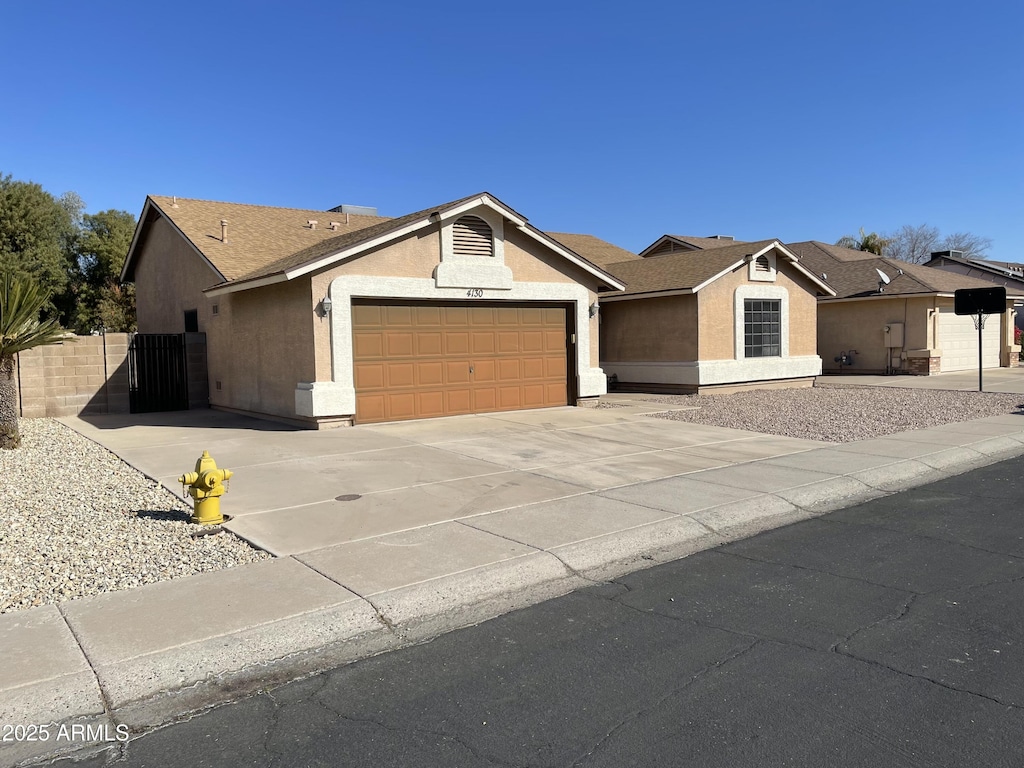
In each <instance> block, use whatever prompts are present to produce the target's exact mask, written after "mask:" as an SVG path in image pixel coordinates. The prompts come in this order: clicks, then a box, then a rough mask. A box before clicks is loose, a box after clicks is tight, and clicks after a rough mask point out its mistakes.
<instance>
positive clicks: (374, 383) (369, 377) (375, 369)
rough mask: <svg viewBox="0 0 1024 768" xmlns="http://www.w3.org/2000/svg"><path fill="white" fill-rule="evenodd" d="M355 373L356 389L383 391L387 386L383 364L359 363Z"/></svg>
mask: <svg viewBox="0 0 1024 768" xmlns="http://www.w3.org/2000/svg"><path fill="white" fill-rule="evenodd" d="M353 373H354V374H355V376H354V377H353V378H354V379H355V384H356V389H381V388H383V387H385V386H386V382H387V379H386V378H385V376H384V364H383V363H358V364H357V365H356V367H355V370H354V371H353Z"/></svg>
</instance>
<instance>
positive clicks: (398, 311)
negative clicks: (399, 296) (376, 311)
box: [384, 304, 413, 328]
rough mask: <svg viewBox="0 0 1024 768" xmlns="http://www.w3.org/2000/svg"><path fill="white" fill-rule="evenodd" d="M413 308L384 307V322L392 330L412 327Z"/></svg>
mask: <svg viewBox="0 0 1024 768" xmlns="http://www.w3.org/2000/svg"><path fill="white" fill-rule="evenodd" d="M412 309H413V308H412V307H403V306H401V305H394V304H392V305H388V306H385V307H384V321H385V323H386V324H387V325H388V326H389V327H392V328H395V327H401V326H406V327H408V326H410V325H412Z"/></svg>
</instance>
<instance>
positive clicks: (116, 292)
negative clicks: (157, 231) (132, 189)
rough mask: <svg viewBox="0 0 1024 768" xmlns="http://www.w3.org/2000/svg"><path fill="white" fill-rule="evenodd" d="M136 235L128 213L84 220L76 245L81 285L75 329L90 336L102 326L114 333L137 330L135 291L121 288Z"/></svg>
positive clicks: (104, 213)
mask: <svg viewBox="0 0 1024 768" xmlns="http://www.w3.org/2000/svg"><path fill="white" fill-rule="evenodd" d="M134 234H135V217H134V216H133V215H132V214H130V213H128V211H116V210H109V211H101V212H100V213H95V214H86V215H85V216H83V217H82V226H81V231H80V234H79V236H78V238H77V242H76V244H75V251H76V254H77V260H78V269H79V270H80V272H81V284H80V286H79V290H78V296H77V302H76V303H77V309H76V314H75V328H76V330H78V332H79V333H89V332H90V331H93V330H95V329H97V328H100V327H101V326H102V327H104V328H106V329H107V330H110V331H116V332H129V331H133V330H135V291H134V290H133V287H132V286H121V285H120V280H121V268H122V267H123V266H124V259H125V256H126V255H127V254H128V248H129V246H131V242H132V236H133V235H134Z"/></svg>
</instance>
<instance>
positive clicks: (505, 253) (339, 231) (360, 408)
mask: <svg viewBox="0 0 1024 768" xmlns="http://www.w3.org/2000/svg"><path fill="white" fill-rule="evenodd" d="M375 213H376V211H375V210H374V209H362V208H351V207H345V206H342V207H340V208H337V209H333V210H331V211H309V210H296V209H290V208H271V207H266V206H255V205H242V204H237V203H219V202H209V201H202V200H188V199H183V198H171V197H148V198H147V199H146V202H145V205H144V207H143V211H142V215H141V217H140V219H139V225H138V228H137V229H136V232H135V237H134V239H133V241H132V245H131V248H130V250H129V253H128V258H127V260H126V262H125V266H124V271H123V274H122V279H123V280H127V281H132V282H134V283H135V286H136V292H137V294H136V295H137V303H138V321H139V332H140V333H144V334H146V333H181V332H182V331H186V330H190V331H201V332H205V334H206V337H207V349H208V368H209V379H210V404H211V405H212V406H214V407H218V408H222V409H225V410H232V411H239V412H243V413H250V414H255V415H259V416H265V417H273V418H278V419H283V420H287V421H291V422H296V423H301V424H303V425H305V426H311V427H321V426H326V425H329V424H332V423H334V424H336V423H352V422H353V421H355V422H372V421H385V420H396V419H412V418H423V417H430V416H445V415H451V414H462V413H479V412H488V411H502V410H513V409H518V408H533V407H543V406H555V405H566V404H577V403H579V402H580V401H582V400H586V399H588V398H594V397H596V396H598V395H601V394H603V393H604V392H605V385H606V378H605V374H604V372H603V371H602V370H601V369H600V367H599V364H598V329H599V325H598V322H599V321H598V317H597V306H596V303H597V296H598V293H599V291H612V292H614V291H615V290H618V289H621V288H622V287H623V286H622V284H621V282H620V281H619V280H618V279H617V278H615V277H613V276H612V275H610V274H608V273H607V272H605V271H604V270H602V269H601V268H599V267H597V266H595V265H594V264H592V263H591V262H590V261H588V260H587V259H586V258H584V257H582V256H580V255H579V254H578V253H577V252H576V251H575V250H574V249H573V248H572V247H571V246H566V245H564V244H562V243H560V242H559V241H558V240H556V239H555V238H552V237H551V236H549V235H547V234H545V233H544V232H541V231H539V230H538V229H536V228H535V227H533V226H531V225H530V224H529V223H528V221H527V220H526V219H525V218H524V217H523V216H521V215H520V214H519V213H517V212H516V211H514V210H512V209H511V208H509V207H508V206H507V205H505V204H504V203H502V202H501V201H499V200H497V199H496V198H495V197H493V196H492V195H489V194H487V193H481V194H477V195H473V196H471V197H466V198H463V199H461V200H456V201H454V202H450V203H445V204H443V205H440V206H436V207H433V208H427V209H425V210H422V211H418V212H416V213H411V214H408V215H406V216H401V217H399V218H394V219H387V218H383V217H379V216H376V215H375Z"/></svg>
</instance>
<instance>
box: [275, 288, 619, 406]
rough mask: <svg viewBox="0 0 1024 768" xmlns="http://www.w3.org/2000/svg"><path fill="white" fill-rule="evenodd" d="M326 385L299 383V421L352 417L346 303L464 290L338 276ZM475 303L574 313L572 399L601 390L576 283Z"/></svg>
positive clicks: (442, 297) (456, 295) (492, 293)
mask: <svg viewBox="0 0 1024 768" xmlns="http://www.w3.org/2000/svg"><path fill="white" fill-rule="evenodd" d="M328 295H329V296H330V297H331V302H332V304H333V309H332V310H331V371H332V378H331V381H316V382H299V383H298V385H297V386H296V389H295V410H296V413H297V414H298V415H299V416H308V417H319V416H351V415H353V414H354V413H355V412H356V389H355V379H354V376H353V363H352V299H353V298H359V299H366V298H371V299H377V298H379V299H399V300H401V299H408V300H418V299H426V300H433V301H466V290H465V289H464V288H438V287H437V285H436V283H435V282H434V280H433V279H431V278H419V277H369V276H365V275H342V276H340V277H336V278H334V280H332V281H331V285H330V289H329V291H328ZM479 298H480V301H481V302H488V301H496V300H498V301H510V302H516V303H524V304H525V303H529V302H531V301H557V302H565V303H570V304H572V305H573V307H574V309H575V313H576V323H575V325H576V373H577V382H576V385H577V386H576V389H577V392H576V394H577V397H596V396H598V395H603V394H605V393H606V391H607V386H606V382H607V379H606V377H605V375H604V371H602V370H601V369H600V368H594V367H592V366H591V365H590V312H589V309H590V292H589V291H588V290H587V289H586V287H585V286H582V285H579V284H576V283H514V284H513V285H512V287H511V288H510V289H508V290H488V289H484V291H483V296H481V297H479Z"/></svg>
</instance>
